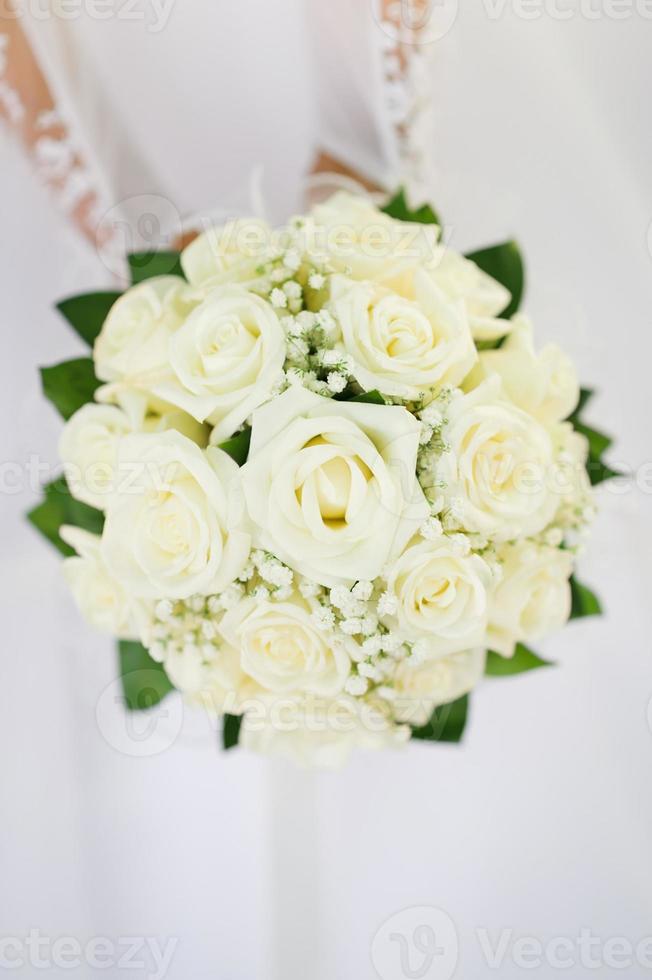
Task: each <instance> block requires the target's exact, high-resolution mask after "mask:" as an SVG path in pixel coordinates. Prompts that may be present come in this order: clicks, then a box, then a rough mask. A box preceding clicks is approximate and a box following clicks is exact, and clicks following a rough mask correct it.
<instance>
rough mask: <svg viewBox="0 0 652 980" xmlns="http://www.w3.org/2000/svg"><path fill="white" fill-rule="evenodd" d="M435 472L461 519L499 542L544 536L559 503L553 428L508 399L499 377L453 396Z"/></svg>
mask: <svg viewBox="0 0 652 980" xmlns="http://www.w3.org/2000/svg"><path fill="white" fill-rule="evenodd" d="M443 435H444V439H445V440H446V443H447V444H448V447H449V448H448V450H447V451H445V452H443V453H442V455H441V456H440V458H439V460H438V462H437V464H436V466H435V469H434V475H435V478H436V479H439V480H441V481H442V483H443V490H442V494H443V497H444V500H445V501H446V504H447V506H448V507H449V508H450V510H451V512H452V515H453V517H454V518H455V520H456V522H457V524H458V525H459V526H460V527H461V528H463V529H464V530H465V531H470V532H477V533H479V534H482V535H485V536H487V537H489V538H493V539H494V540H496V541H507V540H510V539H512V538H518V537H522V536H524V535H534V534H538V532H539V531H541V530H542V529H543V528H544V527H545V526H546V525H547V524H548V523H549V521H550V519H551V517H552V515H553V514H554V512H555V509H556V507H557V503H558V501H557V499H556V496H555V493H554V490H553V484H554V478H555V460H554V450H553V443H552V440H551V438H550V435H549V433H548V432H547V431H546V429H545V428H544V427H543V426H542V425H541V424H540V423H539V422H537V421H536V419H533V418H532V416H530V415H528V414H527V413H526V412H524V411H522V410H521V409H520V408H516V406H514V405H512V403H511V402H509V401H507V400H506V399H505V398H504V397H503V395H502V391H501V388H500V380H499V379H498V378H495V377H494V378H489V379H488V380H487V381H485V382H484V383H483V384H482V385H480V386H479V387H478V388H476V389H475V390H474V391H472V392H471V393H470V394H467V395H464V396H459V397H457V398H454V399H453V400H452V402H451V403H450V405H449V407H448V422H447V424H446V426H445V427H444V430H443Z"/></svg>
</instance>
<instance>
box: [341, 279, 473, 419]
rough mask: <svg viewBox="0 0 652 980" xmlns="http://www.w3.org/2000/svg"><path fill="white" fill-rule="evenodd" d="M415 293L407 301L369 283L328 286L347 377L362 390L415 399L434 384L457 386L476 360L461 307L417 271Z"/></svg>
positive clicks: (345, 282) (350, 282) (344, 282)
mask: <svg viewBox="0 0 652 980" xmlns="http://www.w3.org/2000/svg"><path fill="white" fill-rule="evenodd" d="M414 290H415V300H414V301H412V300H409V299H405V298H404V297H403V296H400V295H399V294H398V293H395V292H392V291H391V290H388V289H385V288H383V287H381V286H378V285H376V284H374V283H368V282H367V283H355V282H352V281H351V280H348V279H344V278H343V277H337V278H336V279H335V280H334V282H333V286H332V293H331V295H332V303H331V309H332V312H333V313H334V315H335V317H336V319H337V321H338V322H339V325H340V328H341V330H342V336H343V346H344V349H345V351H346V352H347V354H349V355H350V357H351V359H352V362H353V364H352V374H353V376H354V377H355V378H356V380H357V381H358V382H359V383H360V385H361V386H362V387H363V388H364V389H366V390H367V391H370V390H372V389H374V388H376V389H377V390H378V391H380V392H382V393H383V394H387V395H398V396H400V397H401V398H406V399H414V400H416V399H418V398H419V397H420V395H421V394H422V393H423V392H424V391H428V390H430V389H432V388H434V387H435V386H436V385H441V384H444V383H448V384H453V385H457V384H459V382H461V381H462V380H463V379H464V378H465V377H466V375H467V374H468V373H469V371H470V370H471V368H472V367H473V365H474V363H475V361H476V359H477V354H476V350H475V346H474V343H473V338H472V336H471V332H470V330H469V325H468V322H467V319H466V315H465V313H464V310H463V308H462V307H461V305H460V304H454V303H450V302H448V301H447V299H446V298H445V296H444V294H443V293H442V292H441V290H439V289H438V287H437V286H436V285H435V284H434V283H433V281H432V279H430V278H429V277H428V275H427V274H426V273H425V272H424V271H423V270H421V269H417V270H416V272H415V274H414Z"/></svg>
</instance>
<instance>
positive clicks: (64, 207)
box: [0, 18, 112, 249]
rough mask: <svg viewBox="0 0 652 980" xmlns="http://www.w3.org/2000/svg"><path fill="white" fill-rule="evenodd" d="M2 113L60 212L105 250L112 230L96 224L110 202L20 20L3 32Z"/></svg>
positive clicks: (0, 43)
mask: <svg viewBox="0 0 652 980" xmlns="http://www.w3.org/2000/svg"><path fill="white" fill-rule="evenodd" d="M7 31H10V32H11V33H8V32H7ZM12 59H13V60H12ZM0 115H1V116H4V117H5V118H6V120H7V122H8V124H9V126H10V127H11V128H12V129H13V130H14V131H15V132H16V133H17V135H18V136H19V138H20V139H21V141H22V143H23V145H24V147H25V149H26V150H27V152H28V153H29V156H30V159H31V160H32V162H33V164H34V169H35V172H36V175H37V177H38V178H39V180H41V182H42V183H43V184H45V185H46V186H47V187H48V189H49V190H50V192H51V194H52V197H53V200H54V202H55V204H56V206H57V207H58V208H59V210H60V211H61V212H62V213H63V214H64V215H65V216H66V217H67V218H69V219H70V220H71V221H72V223H73V224H74V226H75V227H76V228H77V229H78V231H80V232H81V234H82V235H83V236H84V237H85V238H86V239H87V240H88V241H89V242H90V243H91V244H93V245H94V246H102V248H103V249H104V248H106V247H107V245H109V244H110V243H109V241H108V239H109V238H110V237H111V235H112V232H111V230H110V229H108V230H107V229H103V231H102V234H101V235H99V234H98V226H99V222H100V218H101V216H102V215H103V214H105V213H106V212H107V211H108V209H109V207H110V202H109V201H108V200H107V199H106V198H105V196H104V195H103V194H102V192H101V190H100V186H101V181H99V180H98V179H96V177H95V175H94V174H93V172H92V171H91V169H90V167H89V166H88V165H87V163H86V161H85V159H84V157H83V154H82V152H81V151H80V149H79V147H78V146H77V143H76V141H75V139H74V137H73V127H72V126H71V124H70V123H69V121H67V120H66V119H65V117H64V114H63V113H62V112H61V110H60V109H59V108H58V107H57V106H56V105H55V103H54V99H53V96H52V93H51V91H50V88H49V86H48V84H47V82H46V80H45V77H44V76H43V73H42V72H41V70H40V68H39V66H38V64H37V62H36V59H35V56H34V53H33V51H32V49H31V47H30V46H29V44H28V41H27V38H26V36H25V34H24V32H23V31H22V30H21V28H20V26H19V24H18V21H17V19H16V18H13V19H12V20H11V21H10V26H9V27H8V28H7V30H5V31H3V32H1V33H0Z"/></svg>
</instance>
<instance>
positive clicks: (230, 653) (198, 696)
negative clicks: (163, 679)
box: [164, 643, 259, 717]
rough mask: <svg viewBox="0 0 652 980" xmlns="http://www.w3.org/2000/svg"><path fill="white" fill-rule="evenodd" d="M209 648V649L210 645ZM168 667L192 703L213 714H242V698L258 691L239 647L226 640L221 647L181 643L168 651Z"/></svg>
mask: <svg viewBox="0 0 652 980" xmlns="http://www.w3.org/2000/svg"><path fill="white" fill-rule="evenodd" d="M208 648H210V649H208ZM164 664H165V671H166V673H167V675H168V676H169V678H170V680H171V681H172V683H173V684H174V686H175V687H176V688H177V689H178V690H179V691H182V692H183V694H184V695H185V697H186V699H187V700H188V702H189V703H192V704H195V705H197V706H200V707H202V708H203V709H204V710H205V711H207V712H208V713H209V714H210V715H211V716H213V717H216V716H218V715H222V714H224V713H225V712H226V713H228V714H230V715H237V714H240V712H241V711H242V704H243V701H245V700H246V699H249V698H252V697H255V696H257V695H258V693H259V687H258V685H257V684H256V683H255V682H254V681H252V679H251V678H250V677H247V675H246V674H245V673H244V671H243V670H242V666H241V663H240V651H239V650H237V649H236V648H235V647H231V646H229V645H228V644H226V643H224V644H222V645H221V646H219V647H216V646H213V645H212V644H207V648H206V649H205V648H204V647H202V646H186V647H179V648H177V649H173V650H171V651H168V652H167V654H166V656H165V660H164Z"/></svg>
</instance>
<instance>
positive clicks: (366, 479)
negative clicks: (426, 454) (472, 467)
mask: <svg viewBox="0 0 652 980" xmlns="http://www.w3.org/2000/svg"><path fill="white" fill-rule="evenodd" d="M419 433H420V425H419V423H418V422H417V420H416V419H415V418H414V417H413V416H412V415H410V413H409V412H408V411H406V409H404V408H400V407H390V406H385V405H369V404H363V403H356V402H337V401H333V400H332V399H329V398H321V397H320V396H318V395H315V394H312V393H311V392H308V391H306V390H305V389H303V388H301V389H298V388H291V389H289V390H288V391H286V392H285V393H284V394H282V395H280V396H279V397H278V398H275V399H274V400H273V401H271V402H269V403H268V404H267V405H264V406H263V407H262V408H259V409H257V410H256V412H254V416H253V428H252V435H251V447H250V450H249V459H248V461H247V463H246V464H245V466H244V467H243V468H242V471H241V472H242V480H243V487H244V492H245V497H246V500H247V508H248V510H249V515H250V517H251V519H252V520H253V522H254V523H255V525H256V530H255V531H254V541H255V544H256V545H257V546H258V547H261V548H265V549H266V550H268V551H271V552H272V553H274V554H275V555H277V557H279V558H280V559H281V560H282V561H285V562H286V563H287V564H289V565H291V566H292V567H293V568H294V569H295V570H296V571H298V572H300V573H301V574H303V575H305V576H306V577H308V578H311V579H314V580H315V581H318V582H320V583H321V584H323V585H335V584H337V583H339V582H344V581H356V580H357V579H373V578H375V577H376V576H377V575H378V574H379V573H380V570H381V568H382V567H383V565H384V564H385V563H386V562H387V561H388V560H389V559H390V558H391V557H392V556H393V555H394V554H399V553H400V551H401V550H402V549H403V547H404V546H405V544H406V542H407V541H408V540H409V538H410V537H411V536H412V534H413V533H414V532H415V531H416V530H417V529H418V527H419V526H420V525H421V523H423V521H424V520H425V518H426V517H427V515H428V508H427V505H426V502H425V499H424V496H423V493H422V491H421V488H420V487H419V484H418V482H417V479H416V472H415V466H416V455H417V449H418V443H419Z"/></svg>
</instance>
